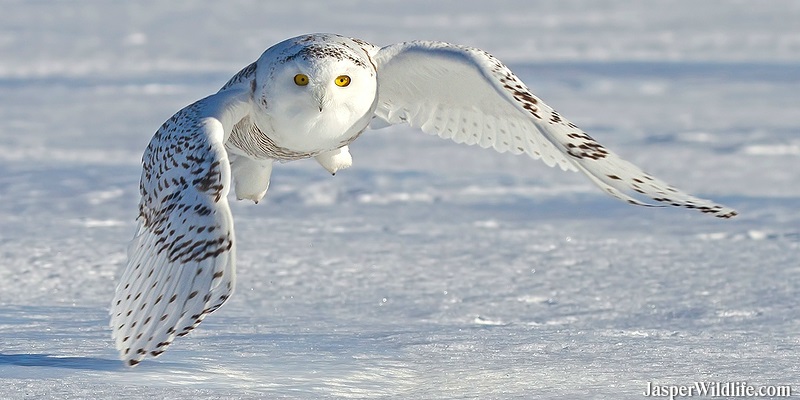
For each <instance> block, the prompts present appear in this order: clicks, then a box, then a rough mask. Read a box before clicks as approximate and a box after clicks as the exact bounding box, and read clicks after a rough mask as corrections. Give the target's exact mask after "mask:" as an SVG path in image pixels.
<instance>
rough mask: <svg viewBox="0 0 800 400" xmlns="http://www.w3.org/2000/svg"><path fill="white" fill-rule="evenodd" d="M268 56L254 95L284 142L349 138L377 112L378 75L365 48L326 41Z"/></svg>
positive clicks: (300, 146)
mask: <svg viewBox="0 0 800 400" xmlns="http://www.w3.org/2000/svg"><path fill="white" fill-rule="evenodd" d="M295 40H296V39H295ZM277 46H280V44H279V45H276V47H277ZM270 50H271V49H270ZM270 50H267V53H269V52H270ZM267 53H265V56H266V55H267ZM265 56H262V59H267V60H269V59H271V62H270V63H269V64H270V65H268V66H267V67H266V68H262V66H261V65H259V66H258V71H259V73H257V75H256V89H255V90H256V91H255V93H254V94H253V97H254V100H255V103H256V107H259V108H260V109H261V111H263V113H256V114H262V115H264V116H265V117H266V118H268V119H269V121H264V123H268V124H269V125H270V128H271V130H272V131H274V133H275V135H276V136H277V137H278V138H279V139H278V140H280V141H282V142H283V144H284V145H287V146H288V147H289V148H292V149H297V150H300V149H302V150H310V149H308V148H306V147H307V146H305V145H304V144H303V143H300V142H308V143H314V142H316V143H317V145H319V144H320V143H322V144H323V145H325V146H328V145H330V143H329V141H326V139H329V140H333V141H336V140H338V141H344V140H346V139H348V138H349V137H350V136H348V135H353V134H355V133H357V132H360V131H361V130H362V129H363V128H364V127H366V125H367V123H368V122H369V116H371V115H372V113H373V112H374V110H375V99H376V97H377V96H376V95H377V77H376V74H375V69H374V66H373V65H372V63H371V62H370V60H369V58H368V56H367V55H366V53H365V52H364V51H363V49H361V48H360V47H356V48H350V47H349V46H341V45H338V46H332V45H331V43H330V41H327V42H321V43H302V46H299V45H297V44H295V45H294V46H288V47H287V48H285V49H283V51H281V52H280V55H279V56H278V57H275V56H274V55H270V56H269V57H265ZM320 140H322V142H320Z"/></svg>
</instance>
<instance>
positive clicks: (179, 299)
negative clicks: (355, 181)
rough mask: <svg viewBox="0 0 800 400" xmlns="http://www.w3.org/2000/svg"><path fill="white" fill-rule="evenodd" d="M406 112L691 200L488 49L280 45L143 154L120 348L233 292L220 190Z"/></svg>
mask: <svg viewBox="0 0 800 400" xmlns="http://www.w3.org/2000/svg"><path fill="white" fill-rule="evenodd" d="M399 123H408V124H410V125H411V126H414V127H418V128H420V129H421V130H422V131H424V132H426V133H430V134H436V135H439V136H441V137H443V138H446V139H451V140H453V141H455V142H457V143H466V144H470V145H472V144H477V145H480V146H481V147H484V148H488V147H492V148H494V149H495V150H497V151H499V152H507V151H508V152H511V153H514V154H521V153H526V154H528V155H529V156H531V157H533V158H535V159H541V160H542V161H544V163H545V164H547V165H548V166H555V165H558V166H559V167H561V168H562V169H563V170H573V171H581V172H583V173H584V174H586V175H587V176H588V177H589V179H591V180H592V182H594V183H595V184H596V185H598V186H599V187H600V188H602V189H603V190H605V191H606V192H607V193H609V194H611V195H613V196H615V197H617V198H619V199H622V200H625V201H628V202H630V203H632V204H639V205H651V204H647V203H645V202H643V201H642V200H641V199H639V198H641V197H645V196H646V197H650V198H651V199H653V200H655V201H656V202H658V203H660V204H664V205H672V206H679V207H686V208H691V209H696V210H699V211H701V212H703V213H708V214H711V215H714V216H716V217H719V218H730V217H733V216H735V215H736V212H735V211H734V210H732V209H730V208H727V207H724V206H720V205H717V204H714V203H712V202H710V201H707V200H702V199H698V198H696V197H693V196H691V195H689V194H686V193H684V192H681V191H679V190H678V189H675V188H673V187H671V186H669V185H668V184H666V183H665V182H663V181H661V180H659V179H656V178H654V177H652V176H650V175H648V174H646V173H644V172H643V171H642V170H640V169H639V168H638V167H636V166H634V165H633V164H631V163H629V162H627V161H625V160H623V159H621V158H620V157H619V156H617V155H616V154H614V153H612V152H611V151H609V150H608V149H606V148H605V147H603V146H602V145H600V144H599V143H597V142H596V141H594V139H592V138H591V137H590V136H588V135H587V134H586V133H584V132H583V131H581V130H580V129H579V128H578V127H577V126H575V125H574V124H572V123H571V122H569V121H567V120H566V119H565V118H563V117H562V116H561V115H560V114H558V113H557V112H556V111H554V110H553V109H552V108H550V107H549V106H548V105H546V104H544V103H543V102H542V101H541V100H540V99H539V98H537V97H536V96H535V95H533V94H532V93H531V92H530V91H529V90H528V88H527V87H526V86H525V84H524V83H522V82H521V81H520V80H519V79H518V78H517V77H516V76H515V75H514V74H513V73H512V72H511V71H510V70H509V69H508V68H507V67H506V66H505V65H503V64H502V63H501V62H500V61H498V60H497V59H496V58H494V57H492V56H491V55H489V54H488V53H486V52H484V51H482V50H478V49H474V48H469V47H464V46H458V45H453V44H448V43H440V42H409V43H400V44H395V45H391V46H387V47H383V48H378V47H376V46H373V45H371V44H369V43H366V42H364V41H361V40H357V39H350V38H346V37H343V36H338V35H332V34H313V35H305V36H300V37H296V38H292V39H288V40H286V41H284V42H281V43H279V44H277V45H275V46H273V47H271V48H269V49H267V51H266V52H264V54H263V55H262V56H261V57H260V58H259V59H258V60H257V61H256V62H254V63H252V64H250V65H248V66H247V67H245V68H244V69H242V70H241V71H240V72H239V73H237V74H236V75H235V76H234V77H233V78H231V80H230V81H228V83H226V84H225V85H224V86H223V87H222V89H221V90H220V91H219V92H217V93H216V94H213V95H211V96H209V97H206V98H204V99H201V100H199V101H197V102H195V103H194V104H191V105H189V106H187V107H186V108H184V109H182V110H180V111H178V113H176V114H175V115H174V116H173V117H172V118H170V119H169V120H168V121H167V122H165V123H164V124H163V125H162V126H161V128H159V129H158V131H157V132H156V134H155V135H154V136H153V139H152V140H151V141H150V144H149V146H148V147H147V150H146V151H145V153H144V156H143V159H142V164H143V165H142V166H143V171H142V178H141V185H140V191H141V194H142V200H141V202H140V206H139V208H140V209H139V219H138V220H139V228H138V231H137V233H136V235H135V237H134V239H133V240H132V242H131V244H130V247H129V249H128V263H127V266H126V269H125V272H124V273H123V275H122V278H121V280H120V283H119V286H118V287H117V291H116V295H115V297H114V300H113V303H112V307H111V327H112V329H113V337H114V339H115V341H116V347H117V349H119V351H120V357H121V358H122V359H123V360H125V361H127V362H128V364H129V365H136V364H138V363H139V362H140V361H141V360H142V359H143V358H144V357H145V356H148V355H149V356H158V355H160V354H161V353H162V352H163V351H164V350H165V349H166V348H167V346H169V345H170V344H171V343H172V341H173V340H174V339H175V337H178V336H183V335H185V334H187V333H188V332H189V331H191V330H192V329H194V328H195V327H196V326H197V325H198V324H199V323H200V322H201V321H202V320H203V318H205V316H206V315H208V314H209V313H211V312H213V311H214V310H216V309H217V308H219V307H220V306H221V305H222V304H223V303H224V302H225V301H226V300H227V299H228V297H229V296H230V295H231V292H232V291H233V286H234V282H235V273H236V271H235V250H236V245H235V239H234V232H233V218H232V216H231V212H230V208H229V207H228V200H227V195H228V192H229V190H230V187H231V186H230V185H231V180H233V182H234V188H235V192H236V196H237V198H239V199H249V200H253V201H255V202H258V201H259V200H261V199H262V198H263V197H264V195H265V194H266V192H267V188H268V187H269V179H270V174H271V173H272V163H273V161H275V160H278V161H291V160H296V159H301V158H308V157H314V158H316V160H317V161H318V162H319V163H320V164H321V165H322V166H323V167H324V168H325V169H327V170H328V171H330V172H331V173H335V172H336V171H338V170H340V169H343V168H347V167H349V166H350V165H351V164H352V158H351V156H350V153H349V151H348V147H347V145H348V144H349V143H350V142H352V141H353V140H355V139H356V138H358V136H359V135H360V134H361V133H362V132H363V131H364V130H365V129H366V128H367V127H368V126H371V127H373V128H380V127H383V126H388V125H392V124H399Z"/></svg>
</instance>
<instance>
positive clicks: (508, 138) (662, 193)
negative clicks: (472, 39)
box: [372, 42, 736, 218]
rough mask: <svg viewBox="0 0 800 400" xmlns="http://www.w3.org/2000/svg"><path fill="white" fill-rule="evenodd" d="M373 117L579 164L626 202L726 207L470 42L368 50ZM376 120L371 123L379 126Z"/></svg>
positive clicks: (718, 212) (725, 214)
mask: <svg viewBox="0 0 800 400" xmlns="http://www.w3.org/2000/svg"><path fill="white" fill-rule="evenodd" d="M372 56H373V59H374V62H375V64H376V67H377V70H378V105H377V109H376V111H375V116H376V119H377V120H378V122H384V123H389V124H399V123H408V124H409V125H411V126H414V127H418V128H420V129H422V131H423V132H426V133H429V134H435V135H439V136H440V137H442V138H446V139H451V140H453V141H455V142H457V143H466V144H469V145H474V144H478V145H480V146H481V147H484V148H488V147H493V148H494V149H495V150H497V151H499V152H501V153H502V152H506V151H509V152H511V153H514V154H521V153H526V154H528V155H529V156H531V157H533V158H535V159H541V160H542V161H544V163H545V164H547V165H548V166H555V165H558V166H560V167H561V168H562V169H564V170H578V171H581V172H583V173H584V174H586V176H588V177H589V179H590V180H591V181H592V182H594V183H595V184H596V185H597V186H599V187H600V188H602V189H603V190H604V191H606V192H607V193H609V194H611V195H612V196H614V197H617V198H618V199H621V200H624V201H627V202H629V203H631V204H637V205H647V206H652V205H653V204H649V203H645V202H643V201H641V200H638V199H637V198H635V196H639V195H644V196H648V197H650V198H651V199H653V200H655V201H657V202H659V203H661V204H663V205H672V206H678V207H685V208H690V209H696V210H699V211H701V212H703V213H708V214H712V215H714V216H716V217H719V218H730V217H733V216H735V215H736V211H734V210H733V209H731V208H728V207H725V206H722V205H718V204H715V203H713V202H711V201H708V200H703V199H699V198H697V197H694V196H692V195H690V194H687V193H684V192H682V191H680V190H678V189H676V188H674V187H672V186H670V185H669V184H667V183H666V182H664V181H662V180H660V179H658V178H655V177H653V176H651V175H649V174H647V173H645V172H644V171H642V170H641V169H639V168H638V167H637V166H635V165H633V164H631V163H630V162H628V161H625V160H623V159H622V158H620V157H619V156H618V155H616V154H614V153H613V152H611V151H610V150H608V149H606V148H605V147H603V146H602V145H601V144H599V143H597V142H596V141H595V140H594V139H592V138H591V137H590V136H589V135H587V134H586V133H585V132H583V131H582V130H581V129H580V128H578V127H577V126H576V125H575V124H573V123H571V122H569V121H568V120H566V119H565V118H564V117H562V116H561V115H560V114H559V113H557V112H556V111H555V110H553V109H552V108H551V107H550V106H548V105H547V104H545V103H544V102H542V101H541V100H540V99H539V98H538V97H536V96H535V95H534V94H533V93H531V92H530V90H528V88H527V87H526V86H525V84H524V83H522V81H520V80H519V78H517V77H516V76H515V75H514V73H512V72H511V70H509V69H508V67H506V66H505V65H503V63H501V62H500V61H499V60H498V59H496V58H494V57H493V56H491V55H490V54H488V53H486V52H484V51H482V50H479V49H475V48H470V47H465V46H458V45H453V44H449V43H443V42H408V43H399V44H395V45H391V46H387V47H383V48H381V49H380V50H378V51H377V52H375V53H374V54H373V55H372ZM379 126H380V123H373V127H379Z"/></svg>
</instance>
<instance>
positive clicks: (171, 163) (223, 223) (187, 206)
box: [110, 93, 235, 365]
mask: <svg viewBox="0 0 800 400" xmlns="http://www.w3.org/2000/svg"><path fill="white" fill-rule="evenodd" d="M220 100H230V96H229V94H227V93H222V94H219V93H218V94H216V95H213V96H210V97H207V98H205V99H203V100H200V101H198V102H196V103H194V104H192V105H190V106H188V107H186V108H184V109H183V110H181V111H179V112H178V113H177V114H175V115H174V116H173V117H172V118H171V119H170V120H169V121H167V122H165V123H164V124H163V125H162V126H161V128H160V129H159V130H158V131H157V132H156V134H155V135H154V136H153V138H152V140H151V141H150V144H149V146H148V147H147V150H146V151H145V153H144V156H143V159H142V164H143V165H142V166H143V170H142V177H141V184H140V191H141V195H142V199H141V202H140V204H139V218H138V221H139V227H138V230H137V233H136V235H135V237H134V238H133V240H132V241H131V243H130V245H129V248H128V263H127V265H126V268H125V272H124V273H123V275H122V278H121V280H120V282H119V285H118V287H117V290H116V294H115V296H114V300H113V303H112V306H111V323H110V325H111V328H112V330H113V338H114V339H115V341H116V347H117V349H118V350H119V352H120V358H121V359H122V360H124V361H127V362H128V364H129V365H136V364H138V363H139V362H140V361H141V360H142V359H143V358H144V357H145V356H158V355H159V354H161V353H162V352H163V351H164V350H165V349H166V347H167V346H169V345H170V344H171V343H172V341H173V340H174V339H175V337H178V336H183V335H186V334H187V333H188V332H189V331H191V330H192V329H194V327H196V326H197V325H198V324H199V323H200V322H201V321H202V320H203V318H205V316H206V315H208V314H209V313H211V312H213V311H214V310H216V309H217V308H219V307H220V306H221V305H222V304H223V303H224V302H225V301H226V300H227V299H228V297H229V296H230V295H231V292H232V291H233V285H234V280H235V261H234V253H235V243H234V234H233V219H232V217H231V212H230V208H229V207H228V201H227V199H226V196H227V194H228V190H229V189H230V164H229V162H228V155H227V153H226V151H225V148H224V146H223V140H224V136H225V135H224V131H225V128H224V127H223V123H222V122H220V120H226V119H228V118H227V117H228V116H229V115H227V114H231V113H229V111H231V110H230V109H229V107H228V106H229V105H228V104H225V102H224V101H222V102H220ZM218 111H222V112H218ZM218 114H222V115H221V116H220V119H217V118H214V117H210V118H209V117H207V116H208V115H212V116H213V115H218Z"/></svg>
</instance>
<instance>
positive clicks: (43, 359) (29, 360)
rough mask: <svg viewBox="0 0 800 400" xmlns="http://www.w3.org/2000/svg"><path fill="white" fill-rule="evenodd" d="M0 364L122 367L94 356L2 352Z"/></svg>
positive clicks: (88, 367)
mask: <svg viewBox="0 0 800 400" xmlns="http://www.w3.org/2000/svg"><path fill="white" fill-rule="evenodd" d="M0 365H16V366H20V367H53V368H68V369H85V370H101V371H110V370H117V369H120V368H122V363H121V362H119V360H108V359H104V358H95V357H59V356H53V355H49V354H2V353H0Z"/></svg>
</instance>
